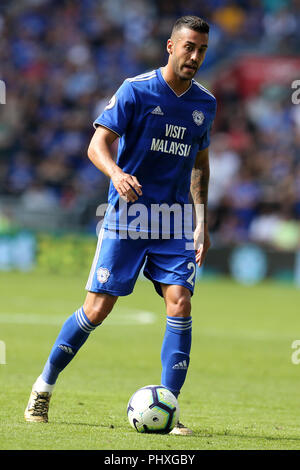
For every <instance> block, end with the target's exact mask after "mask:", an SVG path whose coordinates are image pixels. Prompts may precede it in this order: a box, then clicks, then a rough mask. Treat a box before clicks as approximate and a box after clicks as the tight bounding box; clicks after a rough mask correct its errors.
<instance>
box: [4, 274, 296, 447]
mask: <svg viewBox="0 0 300 470" xmlns="http://www.w3.org/2000/svg"><path fill="white" fill-rule="evenodd" d="M85 280H86V276H82V277H78V276H76V277H75V276H74V277H71V276H70V277H67V278H66V277H55V276H48V275H47V276H46V275H41V274H38V273H0V286H1V287H0V289H1V297H0V298H1V304H0V340H1V341H3V342H4V343H5V346H6V364H5V365H4V364H0V383H1V389H0V435H1V439H0V449H6V450H12V449H32V450H34V449H49V450H51V449H103V450H108V449H115V450H128V449H131V450H140V449H141V450H154V449H155V450H166V451H168V450H171V449H172V450H176V449H178V450H199V449H253V450H254V449H269V450H273V449H299V448H300V425H299V423H300V406H299V405H300V403H299V402H300V399H299V375H300V364H299V365H295V364H293V363H292V360H291V357H292V353H293V349H292V342H293V341H294V340H295V339H300V328H299V326H300V317H299V299H300V291H299V289H298V290H297V289H296V288H294V287H293V286H288V285H280V284H275V283H272V282H265V283H263V284H261V285H258V286H255V287H245V286H240V285H238V284H236V283H234V282H233V281H230V280H216V281H200V282H199V283H198V284H197V286H196V291H195V295H194V297H193V344H192V354H191V363H190V369H189V373H188V377H187V380H186V383H185V385H184V388H183V390H182V393H181V396H180V407H181V421H183V422H184V423H185V424H186V425H187V426H189V427H191V428H192V429H193V430H194V435H193V436H187V437H182V436H172V435H166V436H165V435H146V434H138V433H137V432H136V431H135V430H133V429H132V428H131V427H130V426H129V423H128V421H127V416H126V407H127V402H128V399H129V398H130V396H131V395H132V393H133V392H135V391H136V390H137V389H138V388H140V387H142V386H144V385H149V384H158V383H159V382H160V347H161V342H162V338H163V334H164V328H165V313H164V303H163V300H162V299H161V298H160V297H159V296H157V294H156V293H155V291H154V289H153V286H152V284H151V283H150V282H149V281H139V282H138V283H137V285H136V288H135V291H134V293H133V294H131V295H130V296H128V297H124V298H120V299H119V301H118V303H117V305H116V307H115V310H114V311H113V312H112V313H111V315H110V317H109V318H108V319H107V320H106V321H105V322H104V323H103V325H101V326H100V327H99V328H98V329H97V330H96V331H95V332H93V333H92V335H91V337H90V338H89V339H88V341H87V343H86V344H85V345H84V347H83V348H82V350H81V351H80V352H79V354H78V355H77V356H76V357H75V359H74V360H73V361H72V363H71V364H70V365H69V366H68V367H67V368H66V369H65V371H64V372H63V373H62V374H61V376H60V378H59V380H58V382H57V386H56V389H55V392H54V394H53V397H52V401H51V406H50V413H49V423H47V424H29V423H26V422H25V421H24V419H23V412H24V409H25V406H26V404H27V401H28V397H29V392H30V389H31V386H32V383H33V381H34V380H35V379H36V377H37V375H39V374H40V372H41V370H42V367H43V365H44V363H45V361H46V359H47V356H48V354H49V351H50V348H51V347H52V344H53V342H54V340H55V338H56V336H57V334H58V331H59V330H60V326H61V324H62V323H63V321H64V319H65V318H66V317H67V316H69V315H70V314H72V313H73V311H74V310H75V309H77V308H78V307H79V306H80V305H82V302H83V299H84V296H85V292H84V285H85ZM2 345H3V343H2ZM2 359H3V358H2ZM2 362H3V361H2Z"/></svg>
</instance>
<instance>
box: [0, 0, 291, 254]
mask: <svg viewBox="0 0 300 470" xmlns="http://www.w3.org/2000/svg"><path fill="white" fill-rule="evenodd" d="M186 14H194V15H198V16H201V17H203V18H204V19H206V20H207V21H208V22H209V23H210V25H211V31H210V42H209V51H208V53H207V57H206V60H205V63H204V65H203V67H202V68H201V69H200V72H199V74H198V75H197V77H196V79H197V80H198V81H199V82H200V83H202V84H203V85H204V86H206V87H207V88H208V89H209V90H211V91H212V92H213V93H214V94H215V96H216V97H217V99H218V113H217V117H216V121H215V124H214V128H213V131H212V139H211V152H210V161H211V183H210V193H209V205H210V211H209V212H210V230H211V235H212V239H213V243H214V244H215V246H220V245H224V244H232V243H240V242H245V241H255V242H259V243H263V244H266V245H268V246H272V247H275V248H277V249H285V250H294V249H296V248H297V247H299V238H300V231H299V230H300V229H299V224H300V222H299V221H300V104H298V105H297V104H294V103H293V102H292V93H293V89H292V87H291V84H292V82H293V80H297V79H299V80H300V62H297V60H298V59H299V51H300V1H299V0H240V1H230V0H207V1H202V0H151V1H150V0H126V1H125V0H110V1H106V0H81V1H73V0H18V2H12V1H9V0H8V1H6V0H1V3H0V79H1V80H3V81H4V82H5V83H6V86H7V98H6V104H5V105H0V232H1V229H2V230H3V229H4V228H5V227H7V226H9V225H10V224H20V225H23V226H27V227H29V228H39V227H41V228H46V229H57V228H66V229H74V230H82V231H85V232H90V233H92V232H93V233H95V226H96V223H97V218H96V208H97V206H98V205H99V204H100V203H102V202H104V201H105V200H106V197H107V189H108V181H107V178H106V177H105V176H104V175H102V174H101V173H100V172H99V171H98V170H97V169H96V168H94V166H93V165H92V164H91V163H90V161H89V160H88V158H87V147H88V143H89V141H90V138H91V136H92V134H93V128H92V122H93V120H94V119H95V118H96V117H97V116H98V115H99V114H100V112H101V111H102V110H103V108H104V106H105V105H106V103H107V102H108V100H109V99H110V97H111V96H112V95H113V94H114V93H115V91H116V89H117V88H118V87H119V86H120V84H121V83H122V81H123V80H124V79H125V78H127V77H131V76H135V75H137V74H139V73H143V72H145V71H148V70H152V69H154V68H157V67H159V66H162V65H165V63H166V61H167V55H166V50H165V44H166V40H167V39H168V37H169V35H170V31H171V28H172V25H173V23H174V21H175V20H176V18H177V17H179V16H181V15H186ZM259 58H261V61H259ZM265 58H268V60H269V59H270V60H273V59H274V60H275V59H276V60H277V58H280V62H277V68H276V70H277V71H278V69H279V70H281V71H282V72H283V75H282V76H283V79H282V76H281V78H280V77H279V79H278V80H277V78H278V77H275V76H274V80H272V73H273V72H272V63H271V66H270V71H269V75H270V76H268V80H267V81H264V82H263V83H261V84H259V86H258V85H257V86H256V87H255V89H250V88H251V83H252V82H249V83H248V82H247V79H249V77H250V76H251V74H252V75H253V73H254V72H255V73H256V78H257V76H258V77H259V76H262V75H263V73H264V71H265V63H266V62H265ZM241 61H242V62H241ZM286 61H289V62H286ZM295 61H296V62H295ZM287 64H289V66H287ZM297 64H298V68H297ZM273 70H275V68H274V69H273ZM285 71H286V73H285ZM243 77H244V78H245V80H244V79H243ZM247 83H248V85H249V86H248V85H247ZM247 86H248V88H247ZM114 151H115V152H116V148H115V149H114Z"/></svg>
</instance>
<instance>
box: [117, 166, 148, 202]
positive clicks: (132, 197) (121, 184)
mask: <svg viewBox="0 0 300 470" xmlns="http://www.w3.org/2000/svg"><path fill="white" fill-rule="evenodd" d="M111 181H112V184H113V185H114V187H115V188H116V190H117V191H118V193H119V195H120V196H121V198H122V199H123V200H124V201H126V202H135V201H137V199H138V197H139V196H142V194H143V193H142V189H141V188H142V185H141V184H140V183H139V181H138V179H137V178H136V177H135V176H134V175H130V174H129V173H124V171H122V170H121V169H120V170H118V171H115V172H114V173H113V174H112V175H111Z"/></svg>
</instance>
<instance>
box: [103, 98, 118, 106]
mask: <svg viewBox="0 0 300 470" xmlns="http://www.w3.org/2000/svg"><path fill="white" fill-rule="evenodd" d="M116 101H117V97H116V95H114V96H112V97H111V99H110V100H109V102H108V104H107V105H106V106H105V108H104V109H111V108H113V107H114V105H115V104H116Z"/></svg>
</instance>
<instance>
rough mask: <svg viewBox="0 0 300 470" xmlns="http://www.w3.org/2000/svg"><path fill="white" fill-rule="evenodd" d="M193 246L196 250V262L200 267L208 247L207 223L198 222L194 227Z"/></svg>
mask: <svg viewBox="0 0 300 470" xmlns="http://www.w3.org/2000/svg"><path fill="white" fill-rule="evenodd" d="M194 246H195V252H196V263H197V265H198V266H199V268H200V267H201V266H202V264H203V262H204V259H205V256H206V253H207V251H208V249H209V247H210V238H209V232H208V227H207V224H204V223H200V224H198V225H197V227H196V228H195V231H194Z"/></svg>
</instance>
